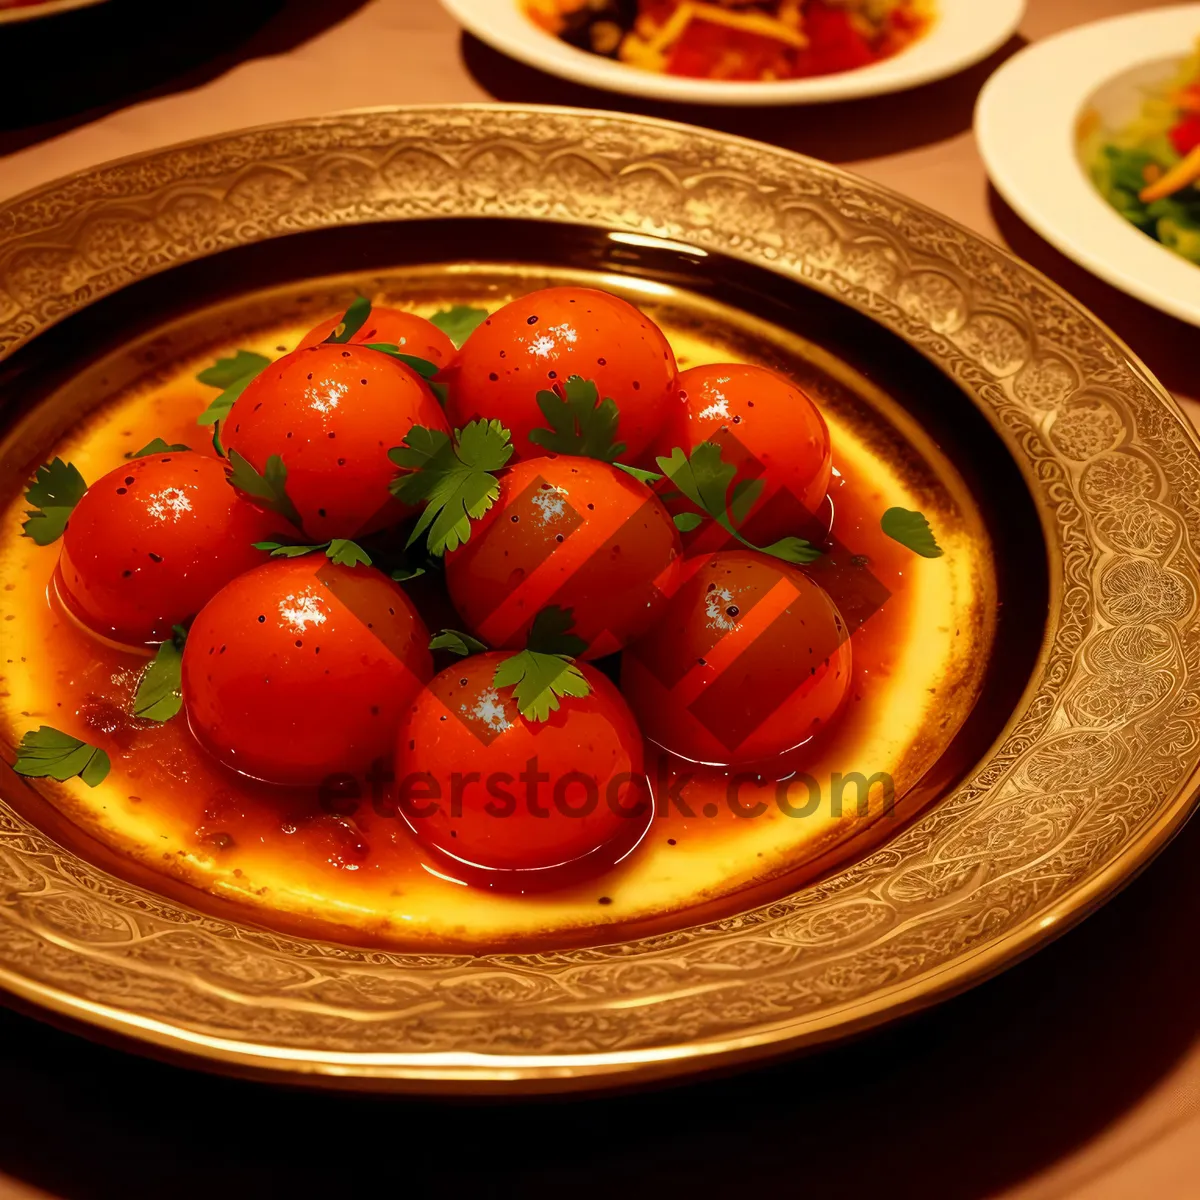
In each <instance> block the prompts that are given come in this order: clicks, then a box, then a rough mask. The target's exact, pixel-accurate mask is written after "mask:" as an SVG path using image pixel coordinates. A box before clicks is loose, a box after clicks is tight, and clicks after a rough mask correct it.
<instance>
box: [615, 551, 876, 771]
mask: <svg viewBox="0 0 1200 1200" xmlns="http://www.w3.org/2000/svg"><path fill="white" fill-rule="evenodd" d="M684 574H685V581H684V582H683V583H682V584H681V585H680V587H679V589H678V590H677V592H676V593H675V596H674V597H673V599H672V600H671V603H670V605H668V607H667V610H666V612H665V613H664V614H663V616H662V619H661V620H660V621H659V623H658V624H657V625H656V626H655V628H654V629H652V630H651V631H650V633H649V634H647V635H646V637H645V638H644V639H642V641H641V642H639V643H638V644H637V645H635V646H632V647H631V648H630V649H629V650H628V651H627V652H626V653H625V655H624V657H623V658H622V660H621V690H622V692H623V693H624V694H625V697H626V699H627V700H628V701H629V704H630V707H631V708H632V709H633V711H634V713H635V714H636V715H637V717H638V720H639V721H640V722H641V727H642V731H643V733H644V734H645V735H646V737H647V738H649V739H650V740H651V741H653V742H656V743H657V744H658V745H660V746H662V747H664V748H665V749H667V750H670V751H671V752H672V753H674V754H678V755H680V756H681V757H683V758H686V759H689V760H690V761H693V762H700V763H709V764H713V765H717V766H731V765H747V764H758V763H764V762H768V761H770V760H771V759H773V758H777V757H778V756H779V755H781V754H784V753H786V752H787V751H789V750H792V749H794V748H796V747H798V746H800V745H802V744H803V743H804V742H806V741H808V740H810V739H811V738H813V737H815V736H816V735H817V734H818V733H819V732H821V731H823V730H824V729H825V728H827V727H828V725H829V724H830V723H831V722H832V721H833V720H834V718H835V717H836V715H837V713H838V711H839V709H840V708H841V705H842V702H843V700H844V699H845V696H846V693H847V690H848V688H849V685H850V668H851V661H852V658H851V646H850V639H849V637H848V636H847V632H846V625H845V622H844V620H843V619H842V616H841V614H840V613H839V612H838V611H837V608H836V607H835V606H834V604H833V601H832V600H830V598H829V597H828V596H827V595H826V594H825V592H824V591H823V590H822V589H821V588H820V587H818V586H817V584H815V583H813V582H812V580H811V579H809V578H808V576H807V575H805V574H804V572H803V571H801V570H799V569H798V568H796V567H792V566H790V565H789V564H787V563H783V562H780V561H778V560H777V559H772V558H768V557H766V556H765V555H761V554H757V553H755V552H752V551H745V552H743V551H728V552H724V553H719V554H714V555H712V556H710V557H708V558H704V559H689V560H688V561H687V563H686V564H685V567H684Z"/></svg>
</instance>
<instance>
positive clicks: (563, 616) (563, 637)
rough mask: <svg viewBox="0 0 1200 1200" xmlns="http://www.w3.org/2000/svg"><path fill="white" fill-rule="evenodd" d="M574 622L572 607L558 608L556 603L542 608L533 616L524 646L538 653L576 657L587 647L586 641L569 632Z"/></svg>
mask: <svg viewBox="0 0 1200 1200" xmlns="http://www.w3.org/2000/svg"><path fill="white" fill-rule="evenodd" d="M574 624H575V611H574V609H570V608H559V607H558V605H557V604H552V605H551V606H550V607H549V608H543V609H542V611H541V612H539V613H538V615H537V616H536V617H534V618H533V624H532V625H530V627H529V636H528V637H527V638H526V639H525V646H526V648H527V649H529V650H536V651H538V653H540V654H565V655H567V656H568V657H569V658H577V657H578V656H579V655H580V654H582V653H583V652H584V651H585V650H586V649H587V642H585V641H584V640H583V638H581V637H577V636H576V635H575V634H573V633H571V632H570V630H571V628H572V626H574Z"/></svg>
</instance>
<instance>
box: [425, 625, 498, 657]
mask: <svg viewBox="0 0 1200 1200" xmlns="http://www.w3.org/2000/svg"><path fill="white" fill-rule="evenodd" d="M429 648H430V650H449V651H450V653H451V654H457V655H459V656H460V657H461V658H466V657H468V656H469V655H471V654H485V653H486V652H487V646H486V645H485V644H484V643H483V642H481V641H480V640H479V639H478V638H473V637H472V636H471V635H470V634H469V633H459V631H458V630H457V629H443V630H442V632H441V633H438V634H435V635H434V636H433V637H432V638H430V639H429Z"/></svg>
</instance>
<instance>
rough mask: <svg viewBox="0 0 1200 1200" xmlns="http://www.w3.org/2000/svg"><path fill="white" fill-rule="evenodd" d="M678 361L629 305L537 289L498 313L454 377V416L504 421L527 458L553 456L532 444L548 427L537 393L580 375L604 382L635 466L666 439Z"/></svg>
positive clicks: (470, 343)
mask: <svg viewBox="0 0 1200 1200" xmlns="http://www.w3.org/2000/svg"><path fill="white" fill-rule="evenodd" d="M676 374H677V368H676V366H675V355H674V354H673V353H672V352H671V347H670V346H669V345H668V344H667V339H666V338H665V337H663V334H662V331H661V330H660V329H659V328H658V326H657V325H655V324H654V322H653V321H651V320H650V318H649V317H647V316H646V315H645V314H644V313H641V312H639V311H638V310H637V309H636V308H634V307H633V305H632V304H630V303H628V301H625V300H621V299H619V298H618V297H616V296H610V295H609V294H608V293H607V292H598V291H594V290H593V289H591V288H578V287H559V288H547V289H546V290H545V291H541V292H534V293H532V294H531V295H529V296H523V297H521V299H519V300H514V301H513V302H512V303H511V304H506V305H505V306H504V307H503V308H502V309H500V310H499V311H498V312H495V313H493V314H492V315H491V316H490V317H489V318H488V319H487V320H486V321H484V323H483V324H482V325H480V326H479V328H478V329H476V330H475V332H474V333H473V334H471V336H470V337H469V338H468V339H467V342H466V344H465V345H464V346H463V348H462V349H461V350H460V351H459V354H458V358H457V360H456V362H455V365H454V367H453V368H452V369H451V371H450V372H449V383H450V399H449V401H448V403H447V405H446V413H447V415H448V416H449V418H450V421H451V424H453V425H454V427H455V428H456V429H460V428H461V427H462V426H463V425H465V424H467V423H468V422H469V421H472V420H474V419H476V418H477V417H487V418H489V419H490V418H497V419H499V420H500V421H502V422H503V423H504V426H505V428H506V429H508V430H510V431H511V432H512V439H513V445H514V446H515V447H516V452H517V456H518V457H519V458H531V457H532V458H536V457H538V456H539V455H542V454H545V452H546V451H545V449H544V448H543V447H540V446H537V445H536V444H534V443H533V442H531V441H530V440H529V435H530V433H531V432H532V431H533V430H535V429H543V428H546V427H547V422H546V418H545V417H544V416H543V415H542V412H541V409H539V408H538V405H537V393H538V392H539V391H543V390H546V389H550V388H553V387H554V385H555V384H556V383H558V384H562V383H565V382H566V380H567V379H568V378H569V377H570V376H572V375H579V376H582V377H583V378H584V379H590V380H592V381H594V382H595V384H596V386H597V388H599V390H600V398H601V399H604V398H609V397H610V398H611V399H612V400H613V401H614V402H615V403H616V405H617V407H618V409H620V412H621V419H620V423H619V425H618V427H617V440H618V441H619V442H623V443H624V444H625V451H624V452H623V454H622V458H623V459H624V461H626V462H632V461H633V460H634V459H635V458H636V457H637V456H638V455H640V454H641V453H642V452H643V451H644V450H645V449H646V447H647V446H649V445H650V440H651V439H652V438H653V437H654V435H655V433H657V432H658V428H659V426H660V425H661V424H662V423H663V420H664V419H665V418H666V415H667V411H668V408H669V407H670V402H671V399H672V397H673V396H674V386H675V378H676Z"/></svg>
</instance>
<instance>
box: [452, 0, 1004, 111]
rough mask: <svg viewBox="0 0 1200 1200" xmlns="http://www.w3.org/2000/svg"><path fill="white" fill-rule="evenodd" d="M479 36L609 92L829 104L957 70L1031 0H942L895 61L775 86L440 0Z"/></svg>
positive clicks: (511, 13) (514, 8)
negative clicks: (705, 75) (645, 60)
mask: <svg viewBox="0 0 1200 1200" xmlns="http://www.w3.org/2000/svg"><path fill="white" fill-rule="evenodd" d="M442 4H443V6H444V7H445V8H446V9H447V10H448V11H449V12H450V13H451V15H452V16H454V17H455V18H456V19H457V20H458V21H459V22H460V23H461V24H462V25H464V26H466V28H467V29H468V30H470V31H471V33H473V34H474V35H475V36H476V37H477V38H480V39H481V40H482V41H485V42H487V43H488V44H489V45H490V46H492V47H494V48H495V49H497V50H499V51H501V52H502V53H504V54H507V55H509V56H510V57H512V58H516V59H519V60H520V61H521V62H523V63H528V64H529V66H531V67H537V68H538V69H540V70H542V71H548V72H550V74H552V75H560V76H562V77H563V78H564V79H569V80H571V81H572V82H573V83H583V84H588V85H589V86H591V87H596V88H604V89H606V90H607V91H610V92H626V93H629V94H630V95H635V96H647V97H650V98H652V99H655V100H675V101H679V102H682V103H687V104H728V105H758V104H762V105H779V104H823V103H826V102H828V101H831V100H850V99H854V98H855V97H858V96H875V95H879V94H880V93H882V92H898V91H902V90H903V89H904V88H910V87H915V86H916V85H917V84H921V83H928V82H929V81H930V80H933V79H941V78H943V77H944V76H947V75H953V74H954V73H955V72H956V71H961V70H963V69H964V68H966V67H969V66H973V65H974V64H975V63H977V62H979V61H980V60H981V59H984V58H987V56H988V55H989V54H991V53H992V51H993V50H996V49H998V48H999V47H1000V46H1002V45H1004V43H1005V42H1006V41H1008V39H1009V38H1010V37H1011V36H1012V35H1013V33H1014V32H1015V31H1016V28H1017V26H1018V25H1019V24H1020V23H1021V18H1022V17H1023V16H1024V14H1025V5H1026V0H938V9H939V15H938V18H937V20H936V21H935V22H934V25H933V27H932V28H931V29H930V30H929V32H928V33H927V34H926V35H925V36H924V37H922V38H920V39H919V40H918V41H916V42H914V43H913V45H911V46H909V47H908V48H907V49H906V50H904V51H902V52H901V53H900V54H898V55H896V57H895V58H889V59H885V60H884V61H883V62H879V63H875V64H873V65H872V66H869V67H863V68H861V69H859V70H856V71H844V72H842V73H841V74H840V75H822V76H819V77H817V78H812V79H788V80H780V81H779V82H777V83H746V82H742V83H738V82H720V81H714V80H708V79H681V78H678V77H676V76H674V75H659V74H657V73H655V72H653V71H643V70H641V69H639V68H637V67H629V66H626V65H625V64H624V63H621V62H617V61H615V60H613V59H608V58H602V57H601V56H600V55H597V54H589V53H588V52H587V51H586V50H578V49H576V48H575V47H574V46H568V45H567V44H566V42H563V41H560V40H559V39H558V38H556V37H553V36H552V35H551V34H549V33H547V32H546V31H545V30H543V29H541V28H540V27H539V26H537V25H535V24H534V23H533V21H531V20H530V19H529V18H528V17H527V16H526V15H525V13H524V11H523V10H522V6H521V4H520V3H519V0H442Z"/></svg>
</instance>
